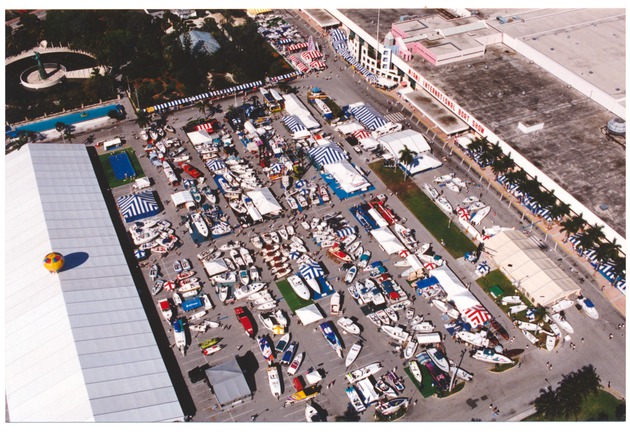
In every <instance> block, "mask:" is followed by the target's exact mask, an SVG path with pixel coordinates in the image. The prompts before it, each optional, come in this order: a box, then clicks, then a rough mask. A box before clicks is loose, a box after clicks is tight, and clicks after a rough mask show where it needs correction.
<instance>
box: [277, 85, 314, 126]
mask: <svg viewBox="0 0 630 434" xmlns="http://www.w3.org/2000/svg"><path fill="white" fill-rule="evenodd" d="M282 97H283V98H284V109H285V110H286V112H287V113H289V114H291V115H293V116H297V117H298V118H300V120H301V121H302V123H303V124H304V126H305V127H306V128H307V129H309V130H313V129H317V128H320V127H321V125H320V124H319V122H317V121H316V120H315V118H314V117H313V115H312V114H311V112H310V111H309V110H308V109H307V108H306V107H305V106H304V104H302V102H301V101H300V100H299V98H298V97H297V96H296V95H293V94H292V93H288V94H285V95H282Z"/></svg>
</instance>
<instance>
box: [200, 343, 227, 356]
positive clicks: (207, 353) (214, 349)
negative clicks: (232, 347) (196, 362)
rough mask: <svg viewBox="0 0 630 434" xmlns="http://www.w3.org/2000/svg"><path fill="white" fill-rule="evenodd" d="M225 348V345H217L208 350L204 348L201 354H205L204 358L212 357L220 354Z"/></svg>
mask: <svg viewBox="0 0 630 434" xmlns="http://www.w3.org/2000/svg"><path fill="white" fill-rule="evenodd" d="M223 348H225V345H222V344H217V345H212V346H209V347H206V348H202V350H201V352H202V353H203V355H204V356H210V355H212V354H214V353H218V352H219V351H221V350H222V349H223Z"/></svg>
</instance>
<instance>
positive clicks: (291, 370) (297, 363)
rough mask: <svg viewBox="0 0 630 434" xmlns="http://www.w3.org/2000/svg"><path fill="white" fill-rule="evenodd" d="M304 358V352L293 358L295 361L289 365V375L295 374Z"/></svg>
mask: <svg viewBox="0 0 630 434" xmlns="http://www.w3.org/2000/svg"><path fill="white" fill-rule="evenodd" d="M303 359H304V353H300V354H298V355H297V356H295V359H293V362H291V364H290V365H289V368H288V369H287V375H293V374H295V373H296V372H297V370H298V369H299V368H300V365H301V364H302V360H303Z"/></svg>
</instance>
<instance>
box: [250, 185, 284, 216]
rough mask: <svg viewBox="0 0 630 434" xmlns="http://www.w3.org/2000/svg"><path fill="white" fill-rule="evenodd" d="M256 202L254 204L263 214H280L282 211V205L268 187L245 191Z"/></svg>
mask: <svg viewBox="0 0 630 434" xmlns="http://www.w3.org/2000/svg"><path fill="white" fill-rule="evenodd" d="M245 194H246V195H247V196H248V197H249V198H250V199H251V200H252V202H254V206H255V207H256V209H257V210H258V212H259V213H260V214H261V215H266V214H278V213H280V212H282V207H281V206H280V204H279V203H278V201H277V200H276V198H275V197H274V196H273V193H272V192H271V190H269V189H268V188H266V187H265V188H260V189H258V190H250V191H248V192H246V193H245Z"/></svg>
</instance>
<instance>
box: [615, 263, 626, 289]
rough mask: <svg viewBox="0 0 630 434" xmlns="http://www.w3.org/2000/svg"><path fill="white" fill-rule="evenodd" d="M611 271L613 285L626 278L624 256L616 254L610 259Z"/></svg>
mask: <svg viewBox="0 0 630 434" xmlns="http://www.w3.org/2000/svg"><path fill="white" fill-rule="evenodd" d="M612 273H613V275H614V276H615V280H614V281H613V283H612V284H613V286H614V285H616V284H617V282H618V281H619V280H621V279H625V278H626V258H625V256H621V255H618V256H616V257H614V258H613V259H612Z"/></svg>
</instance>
